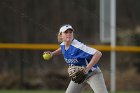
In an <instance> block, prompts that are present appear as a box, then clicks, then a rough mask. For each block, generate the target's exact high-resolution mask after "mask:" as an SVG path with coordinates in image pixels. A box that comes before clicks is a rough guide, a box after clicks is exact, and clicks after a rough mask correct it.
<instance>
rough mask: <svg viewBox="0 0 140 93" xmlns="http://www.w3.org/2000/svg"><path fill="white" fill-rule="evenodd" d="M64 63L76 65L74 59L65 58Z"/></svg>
mask: <svg viewBox="0 0 140 93" xmlns="http://www.w3.org/2000/svg"><path fill="white" fill-rule="evenodd" d="M65 61H66V62H67V63H76V62H78V60H77V58H75V59H66V58H65Z"/></svg>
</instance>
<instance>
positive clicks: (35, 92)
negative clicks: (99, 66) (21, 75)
mask: <svg viewBox="0 0 140 93" xmlns="http://www.w3.org/2000/svg"><path fill="white" fill-rule="evenodd" d="M0 93H65V91H46V90H44V91H43V90H41V91H40V90H27V91H26V90H0ZM82 93H93V92H92V91H84V92H82ZM116 93H140V91H137V92H136V91H135V92H134V91H131V92H130V91H127V92H116Z"/></svg>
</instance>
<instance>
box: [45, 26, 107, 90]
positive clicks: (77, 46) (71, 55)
mask: <svg viewBox="0 0 140 93" xmlns="http://www.w3.org/2000/svg"><path fill="white" fill-rule="evenodd" d="M73 33H74V29H73V28H72V26H71V25H69V24H67V25H63V26H62V27H61V28H60V30H59V33H58V41H59V42H61V44H60V48H58V49H57V50H55V51H53V52H49V53H50V54H51V55H52V56H54V55H59V54H63V56H64V59H65V61H66V63H67V64H68V65H69V67H74V68H75V67H84V68H85V69H84V73H85V74H86V76H87V77H86V78H85V80H84V81H82V83H80V84H79V83H75V82H74V81H73V80H71V81H70V83H69V86H68V88H67V90H66V92H65V93H80V92H81V91H82V89H83V88H84V86H85V85H86V83H87V84H89V85H90V87H91V88H92V89H93V91H94V92H95V93H108V92H107V88H106V85H105V82H104V78H103V74H102V72H101V70H100V68H99V67H98V65H97V63H98V60H99V59H100V57H101V56H102V53H101V52H100V51H98V50H96V49H94V48H91V47H88V46H86V45H84V44H83V43H81V42H79V41H78V40H76V39H75V38H74V36H73ZM46 52H47V53H48V51H45V52H44V53H46ZM76 69H77V68H76ZM76 69H72V68H68V73H69V75H70V76H72V75H73V72H75V71H76ZM81 78H82V77H81Z"/></svg>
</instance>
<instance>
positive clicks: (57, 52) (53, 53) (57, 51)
mask: <svg viewBox="0 0 140 93" xmlns="http://www.w3.org/2000/svg"><path fill="white" fill-rule="evenodd" d="M60 54H62V53H61V48H58V49H57V50H55V51H53V52H52V55H60Z"/></svg>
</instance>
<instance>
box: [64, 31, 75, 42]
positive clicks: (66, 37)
mask: <svg viewBox="0 0 140 93" xmlns="http://www.w3.org/2000/svg"><path fill="white" fill-rule="evenodd" d="M62 39H63V41H64V42H71V41H72V39H73V30H72V29H68V30H66V31H65V32H63V33H62Z"/></svg>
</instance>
